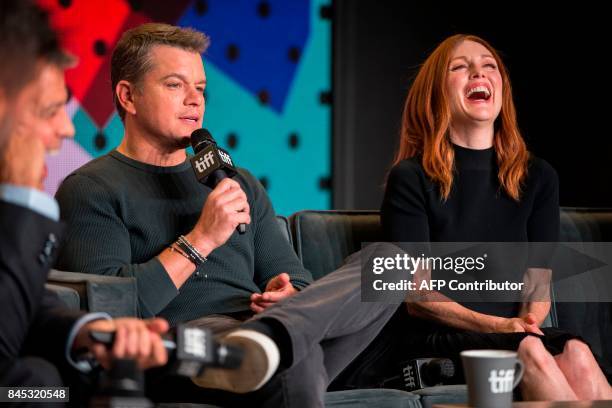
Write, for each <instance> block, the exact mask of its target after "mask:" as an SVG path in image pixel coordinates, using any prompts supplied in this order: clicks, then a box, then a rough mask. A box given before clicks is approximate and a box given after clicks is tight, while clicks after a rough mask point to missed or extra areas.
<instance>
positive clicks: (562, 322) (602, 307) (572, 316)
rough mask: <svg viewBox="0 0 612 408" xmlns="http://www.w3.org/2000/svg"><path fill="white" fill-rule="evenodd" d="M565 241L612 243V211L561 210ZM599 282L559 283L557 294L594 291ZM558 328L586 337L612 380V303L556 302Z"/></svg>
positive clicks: (593, 209)
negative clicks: (594, 286) (596, 283)
mask: <svg viewBox="0 0 612 408" xmlns="http://www.w3.org/2000/svg"><path fill="white" fill-rule="evenodd" d="M561 241H567V242H579V241H585V242H612V209H597V208H563V209H562V211H561ZM594 284H595V283H593V282H589V281H581V280H574V279H572V280H571V281H565V282H563V281H562V282H559V283H557V284H555V295H556V297H557V300H558V299H563V298H564V297H565V298H567V297H566V296H564V295H565V294H567V293H569V294H571V296H570V297H575V296H576V294H577V293H585V298H587V297H588V296H587V295H588V292H587V291H592V290H593V289H592V288H593V285H594ZM555 306H556V310H557V320H558V327H559V328H561V329H563V330H567V331H569V332H570V333H574V334H578V335H580V336H582V337H583V338H584V339H585V340H586V341H587V342H588V343H589V345H590V346H591V348H592V350H593V352H594V353H595V354H597V355H599V356H600V357H602V358H603V360H602V361H601V362H602V363H603V364H604V365H605V367H604V369H607V370H608V371H609V372H608V373H607V375H608V376H609V377H612V368H611V367H612V304H611V303H595V302H559V301H557V302H556V305H555Z"/></svg>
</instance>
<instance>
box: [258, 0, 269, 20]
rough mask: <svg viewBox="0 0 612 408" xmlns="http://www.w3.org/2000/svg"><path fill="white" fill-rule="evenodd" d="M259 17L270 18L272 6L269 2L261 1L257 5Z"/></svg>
mask: <svg viewBox="0 0 612 408" xmlns="http://www.w3.org/2000/svg"><path fill="white" fill-rule="evenodd" d="M257 15H258V16H259V17H261V18H268V16H269V15H270V4H269V3H268V2H267V1H260V2H259V4H258V5H257Z"/></svg>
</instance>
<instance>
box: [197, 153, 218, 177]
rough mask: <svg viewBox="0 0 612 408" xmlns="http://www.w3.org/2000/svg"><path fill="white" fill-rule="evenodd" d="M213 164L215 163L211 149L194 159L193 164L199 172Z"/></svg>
mask: <svg viewBox="0 0 612 408" xmlns="http://www.w3.org/2000/svg"><path fill="white" fill-rule="evenodd" d="M213 164H215V157H214V156H213V152H212V151H209V152H207V153H206V154H205V155H204V156H202V157H200V158H199V159H197V160H196V161H195V166H196V169H197V170H198V172H199V173H204V171H205V170H206V169H207V168H209V167H210V166H212V165H213Z"/></svg>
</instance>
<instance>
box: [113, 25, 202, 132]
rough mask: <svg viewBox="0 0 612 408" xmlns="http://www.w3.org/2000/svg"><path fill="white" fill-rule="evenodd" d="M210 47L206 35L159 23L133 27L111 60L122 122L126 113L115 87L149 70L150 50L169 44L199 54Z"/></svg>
mask: <svg viewBox="0 0 612 408" xmlns="http://www.w3.org/2000/svg"><path fill="white" fill-rule="evenodd" d="M209 44H210V40H209V38H208V36H206V35H205V34H204V33H201V32H199V31H196V30H194V29H191V28H181V27H176V26H171V25H169V24H162V23H147V24H142V25H140V26H138V27H135V28H132V29H130V30H128V31H126V32H125V33H123V35H122V36H121V39H119V42H118V43H117V45H116V46H115V49H114V50H113V55H112V57H111V86H112V91H113V100H114V102H115V106H116V107H117V112H118V113H119V116H120V117H121V120H124V118H125V110H124V109H123V106H121V103H120V102H119V100H118V98H117V95H116V93H115V88H116V87H117V84H118V83H119V81H123V80H125V81H128V82H131V83H133V84H138V83H139V82H140V80H141V79H142V77H143V76H144V75H145V74H146V73H147V72H148V71H149V70H150V69H151V66H152V62H151V58H150V51H151V48H152V47H153V46H155V45H169V46H172V47H177V48H181V49H183V50H187V51H193V52H197V53H198V54H202V53H203V52H205V51H206V49H207V48H208V46H209Z"/></svg>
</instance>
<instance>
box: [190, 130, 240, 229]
mask: <svg viewBox="0 0 612 408" xmlns="http://www.w3.org/2000/svg"><path fill="white" fill-rule="evenodd" d="M191 147H192V148H193V152H194V153H195V155H194V156H193V157H192V158H191V167H192V168H193V171H194V172H195V175H196V178H197V179H198V181H199V182H200V183H202V184H204V185H205V186H208V187H210V188H211V189H214V188H215V187H216V186H217V184H219V183H220V182H221V180H223V179H224V178H227V177H234V176H235V175H236V173H237V172H236V167H234V162H233V161H232V158H231V157H230V155H229V153H228V152H227V151H225V150H223V149H221V148H220V147H219V146H217V142H215V139H213V137H212V135H211V134H210V132H209V131H208V130H206V129H196V130H194V131H193V133H192V134H191ZM236 230H237V231H238V233H240V234H244V233H245V232H246V225H245V224H239V225H238V227H236Z"/></svg>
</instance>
